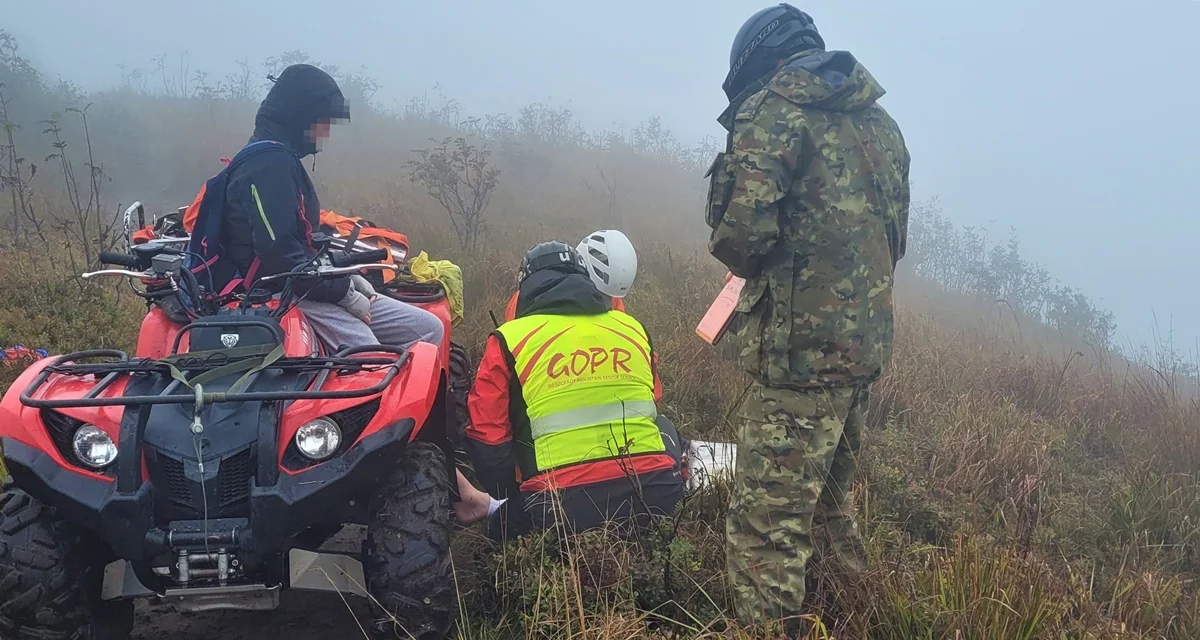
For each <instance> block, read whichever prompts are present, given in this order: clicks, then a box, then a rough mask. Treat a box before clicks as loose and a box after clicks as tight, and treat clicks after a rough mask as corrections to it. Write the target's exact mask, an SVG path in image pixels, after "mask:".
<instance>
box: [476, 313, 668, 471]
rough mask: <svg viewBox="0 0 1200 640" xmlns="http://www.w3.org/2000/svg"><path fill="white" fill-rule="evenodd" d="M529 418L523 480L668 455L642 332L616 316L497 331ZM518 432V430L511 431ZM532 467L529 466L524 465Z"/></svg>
mask: <svg viewBox="0 0 1200 640" xmlns="http://www.w3.org/2000/svg"><path fill="white" fill-rule="evenodd" d="M497 333H499V334H500V336H501V337H502V338H503V341H504V344H505V347H506V348H507V350H508V353H509V356H510V357H511V360H510V362H511V364H512V365H513V377H514V380H513V382H514V383H515V384H519V386H520V392H521V397H522V399H523V400H524V403H525V408H526V413H527V414H528V417H529V422H528V432H527V433H522V432H521V431H523V427H520V426H518V432H517V434H516V437H517V441H518V444H524V445H526V446H528V445H530V444H531V445H532V450H533V454H534V455H533V460H528V459H527V456H522V457H524V458H526V459H524V460H522V465H521V466H522V468H523V471H524V474H525V475H526V477H529V476H532V475H536V474H538V473H542V472H545V471H549V470H551V469H557V468H560V467H566V466H570V465H574V464H579V463H582V462H594V461H597V460H605V459H614V458H623V457H626V456H632V455H640V454H647V453H662V452H665V451H666V447H665V445H664V444H663V440H662V434H661V433H660V432H659V430H658V426H657V425H656V424H655V422H654V419H655V418H656V417H658V408H657V407H656V406H655V403H654V369H653V367H652V365H651V354H650V340H649V338H648V337H647V336H646V330H645V329H644V328H642V325H641V324H640V323H639V322H638V321H637V320H634V319H633V318H632V317H631V316H629V315H626V314H625V313H622V312H620V311H609V312H607V313H603V314H599V315H588V316H562V315H532V316H526V317H523V318H517V319H516V320H511V321H509V322H506V323H504V324H503V325H501V326H500V328H499V329H497ZM515 426H516V425H515ZM530 463H532V464H530Z"/></svg>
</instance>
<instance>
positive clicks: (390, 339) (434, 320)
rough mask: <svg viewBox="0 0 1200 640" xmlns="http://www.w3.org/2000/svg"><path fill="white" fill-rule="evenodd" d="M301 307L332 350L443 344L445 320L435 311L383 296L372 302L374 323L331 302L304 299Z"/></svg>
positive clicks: (314, 328) (372, 320) (372, 319)
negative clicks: (368, 324) (369, 346)
mask: <svg viewBox="0 0 1200 640" xmlns="http://www.w3.org/2000/svg"><path fill="white" fill-rule="evenodd" d="M300 310H301V311H302V312H304V317H306V318H308V321H309V322H311V323H312V326H313V330H315V331H316V332H317V335H318V336H320V337H321V339H322V340H324V341H325V343H326V344H328V345H329V346H330V347H331V348H332V349H334V350H338V349H341V348H343V347H359V346H365V345H374V344H386V345H390V346H397V347H404V348H408V347H411V346H412V345H414V344H416V343H417V342H428V343H430V344H433V345H434V346H439V347H440V346H441V344H442V334H443V333H445V331H444V329H443V327H442V321H441V320H439V319H438V317H437V316H435V315H433V314H432V313H430V312H428V311H426V310H424V309H422V308H420V307H414V306H413V305H410V304H405V303H403V302H400V301H399V300H396V299H393V298H389V297H387V296H384V295H380V296H378V297H376V298H375V301H374V302H372V303H371V325H370V326H367V325H366V324H365V323H363V321H362V320H359V319H358V318H355V317H354V316H353V315H350V312H349V311H346V310H345V309H343V308H341V307H339V306H337V305H336V304H331V303H328V302H315V301H312V300H301V301H300Z"/></svg>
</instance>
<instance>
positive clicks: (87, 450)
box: [72, 424, 117, 469]
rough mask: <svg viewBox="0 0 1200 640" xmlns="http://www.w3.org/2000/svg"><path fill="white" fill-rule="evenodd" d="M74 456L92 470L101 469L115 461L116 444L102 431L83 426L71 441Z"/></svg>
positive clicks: (92, 426) (93, 427)
mask: <svg viewBox="0 0 1200 640" xmlns="http://www.w3.org/2000/svg"><path fill="white" fill-rule="evenodd" d="M72 440H73V442H72V445H73V448H74V449H75V456H76V457H78V458H79V461H80V462H82V463H83V464H86V465H87V466H89V467H91V468H93V469H103V468H104V467H107V466H108V465H110V464H112V463H113V460H116V459H117V444H116V443H115V442H113V439H112V438H110V437H108V434H107V433H105V432H104V430H103V429H101V428H99V427H97V426H94V425H90V424H85V425H83V426H82V427H79V430H78V431H76V432H75V437H74V438H73V439H72Z"/></svg>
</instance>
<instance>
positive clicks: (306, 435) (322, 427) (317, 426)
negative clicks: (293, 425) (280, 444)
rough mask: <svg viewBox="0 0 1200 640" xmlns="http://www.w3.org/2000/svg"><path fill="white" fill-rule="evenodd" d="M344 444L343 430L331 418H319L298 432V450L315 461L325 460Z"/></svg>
mask: <svg viewBox="0 0 1200 640" xmlns="http://www.w3.org/2000/svg"><path fill="white" fill-rule="evenodd" d="M341 443H342V430H341V429H339V428H338V426H337V423H335V422H334V421H333V420H330V419H329V418H317V419H316V420H313V421H312V422H309V423H307V424H305V425H304V426H302V427H300V430H299V431H297V432H296V448H297V449H300V453H303V454H304V455H305V456H307V457H309V458H312V459H313V460H324V459H325V458H328V457H329V456H331V455H333V453H334V452H335V451H337V448H338V445H340V444H341Z"/></svg>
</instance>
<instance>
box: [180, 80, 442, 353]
mask: <svg viewBox="0 0 1200 640" xmlns="http://www.w3.org/2000/svg"><path fill="white" fill-rule="evenodd" d="M349 119H350V108H349V106H348V105H347V104H346V101H345V98H344V97H343V96H342V91H341V89H340V88H339V87H338V85H337V82H336V81H335V80H334V79H333V78H332V77H331V76H330V75H329V74H328V73H325V72H324V71H322V70H321V69H318V68H317V67H314V66H311V65H307V64H296V65H292V66H290V67H288V68H286V69H284V70H283V72H282V73H281V74H279V77H278V79H276V80H275V84H274V86H272V87H271V90H270V92H269V93H268V94H267V97H266V98H265V99H264V100H263V101H262V104H261V105H260V106H259V109H258V114H257V115H256V116H255V119H254V135H253V136H251V138H250V141H249V143H248V144H247V145H246V146H245V147H244V148H243V149H242V150H241V151H240V152H238V154H237V155H236V156H234V158H233V159H232V160H231V161H230V162H229V164H228V166H226V167H225V168H224V169H223V170H222V171H221V172H220V173H218V174H217V175H216V176H215V177H213V178H211V179H210V180H209V181H208V183H207V184H206V185H205V189H204V192H203V195H202V196H201V197H202V200H201V203H200V210H199V214H198V216H197V218H196V222H195V227H194V230H193V234H192V240H191V242H190V244H189V251H191V252H192V253H193V254H196V255H197V256H199V257H202V258H203V259H204V262H205V263H206V264H207V265H208V275H211V276H212V281H213V285H214V288H215V289H216V290H217V291H216V293H229V292H231V291H232V290H233V289H234V288H235V287H236V286H237V285H238V284H239V283H241V284H242V286H243V288H244V289H246V290H249V289H250V287H251V286H252V283H253V282H254V279H255V278H256V277H259V276H266V275H273V274H276V273H282V272H287V271H290V270H292V269H293V268H295V267H297V266H300V265H304V264H306V263H308V262H311V261H312V259H313V257H314V256H315V255H316V250H315V248H314V246H313V236H312V233H313V229H319V228H320V218H319V216H320V211H321V205H320V202H319V201H318V200H317V193H316V189H315V188H314V187H313V183H312V180H311V179H310V178H309V176H308V172H307V171H306V170H305V169H304V165H303V164H302V163H301V158H304V157H306V156H309V155H312V154H315V153H317V152H318V151H319V150H320V145H321V143H322V141H323V140H324V139H325V138H328V137H329V130H330V125H331V124H333V123H335V122H339V121H344V120H349ZM208 275H206V274H205V273H204V271H203V267H200V269H199V270H198V272H197V278H198V279H199V280H200V282H201V283H205V284H207V281H208ZM293 287H294V292H295V293H296V294H297V296H298V297H299V298H300V299H301V302H300V303H299V306H300V309H301V310H302V311H303V312H304V315H305V317H306V318H307V319H308V321H309V322H310V323H312V326H313V329H314V330H315V331H316V332H317V335H319V336H320V337H321V339H322V340H324V341H325V342H326V343H327V344H328V345H329V346H330V347H332V348H335V349H338V348H342V347H354V346H363V345H373V344H380V343H383V344H388V345H393V346H401V347H408V346H411V345H412V344H414V343H416V342H420V341H424V342H429V343H432V344H434V345H438V346H441V341H442V336H443V333H444V330H443V325H442V323H441V321H440V320H438V318H437V316H435V315H433V314H432V313H430V312H428V311H425V310H424V309H420V308H418V307H415V306H412V305H408V304H405V303H403V302H400V301H398V300H394V299H392V298H390V297H388V296H377V295H376V294H375V290H374V289H373V288H372V286H371V285H370V283H369V282H367V280H366V279H365V278H363V277H362V276H358V275H352V276H348V277H342V278H336V279H323V280H316V281H310V282H304V281H301V280H295V281H294V284H293Z"/></svg>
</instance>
